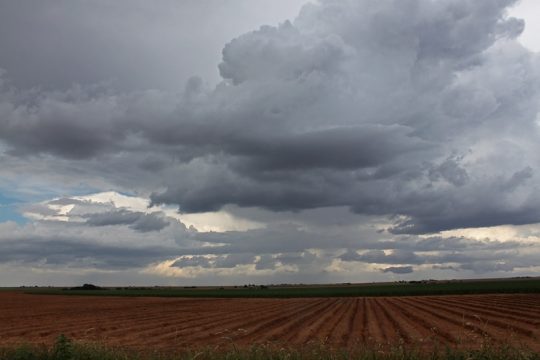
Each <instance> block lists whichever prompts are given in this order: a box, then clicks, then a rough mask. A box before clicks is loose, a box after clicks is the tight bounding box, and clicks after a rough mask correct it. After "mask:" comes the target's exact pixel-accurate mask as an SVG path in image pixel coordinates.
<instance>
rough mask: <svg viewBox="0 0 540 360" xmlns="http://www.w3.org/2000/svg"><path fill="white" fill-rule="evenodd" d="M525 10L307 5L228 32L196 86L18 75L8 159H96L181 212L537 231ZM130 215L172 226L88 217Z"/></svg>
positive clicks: (484, 4) (1, 124)
mask: <svg viewBox="0 0 540 360" xmlns="http://www.w3.org/2000/svg"><path fill="white" fill-rule="evenodd" d="M515 3H516V1H515V0H497V1H475V2H472V1H468V0H440V1H430V0H414V1H409V2H403V1H398V0H381V1H377V2H376V3H374V2H373V1H368V0H362V1H339V2H337V1H332V0H323V1H320V2H317V3H314V4H307V5H306V6H304V7H303V9H302V11H301V12H300V14H299V15H298V17H297V18H296V19H295V20H294V21H293V22H284V23H282V24H281V25H279V26H262V27H261V28H260V29H258V30H256V31H252V32H249V33H246V34H244V35H241V36H239V37H237V38H236V39H233V40H232V41H230V42H229V43H228V44H226V45H225V47H224V49H223V59H222V62H221V64H220V65H219V71H220V74H221V76H222V78H223V81H222V82H221V83H219V84H218V85H217V86H216V87H215V88H213V89H212V88H208V87H206V86H205V84H204V80H202V79H200V78H196V77H194V78H192V79H191V80H189V81H188V83H187V84H186V88H185V91H184V93H183V94H182V95H181V96H178V95H177V94H171V93H168V92H165V91H158V90H148V91H138V92H119V91H116V90H115V89H114V88H112V87H110V86H107V85H99V86H98V85H96V86H74V87H73V88H71V89H69V90H65V91H53V90H50V91H41V90H35V89H32V90H24V89H17V88H14V87H13V86H11V85H10V83H9V73H7V74H3V76H2V79H4V80H3V81H2V83H0V86H1V90H0V141H1V142H2V143H3V144H4V146H5V148H6V149H5V151H4V152H3V154H2V158H3V159H5V161H6V162H7V161H8V160H9V161H10V162H15V163H17V162H18V163H19V164H20V163H21V162H22V163H25V164H29V163H30V162H32V161H37V160H36V158H37V159H40V161H44V162H46V163H50V164H51V166H53V167H55V166H57V167H59V168H61V169H63V170H62V171H65V173H66V174H68V175H66V176H72V177H76V175H74V173H75V174H76V173H77V171H74V169H77V170H78V169H84V173H85V176H86V175H88V177H89V178H96V179H97V180H95V183H99V181H105V182H106V183H107V184H113V185H114V186H118V187H122V188H132V189H137V190H138V191H140V192H142V193H145V194H151V200H152V205H159V204H167V205H175V206H178V207H179V209H180V211H182V212H207V211H215V210H218V209H221V208H223V207H224V206H228V205H236V206H240V207H254V208H265V209H269V210H271V211H296V212H301V211H306V210H310V209H317V208H326V207H347V208H349V209H350V210H351V211H352V212H354V213H357V214H362V215H366V216H385V217H388V218H390V219H392V221H393V223H392V224H391V225H389V226H388V228H387V230H388V231H389V232H391V233H393V234H425V233H434V232H438V231H441V230H449V229H457V228H468V227H480V226H484V227H485V226H496V225H501V224H514V225H520V224H531V223H537V222H539V221H540V191H539V190H540V189H539V188H538V184H539V183H540V182H539V181H538V176H539V175H538V164H539V163H540V158H539V156H540V155H539V154H540V151H538V144H539V143H540V142H539V140H540V138H539V134H540V132H539V125H538V113H539V110H540V102H539V101H538V99H539V97H540V93H539V91H540V61H539V57H538V55H537V54H534V53H532V52H530V51H529V50H527V49H525V48H523V47H522V46H521V45H520V44H519V43H518V42H517V41H516V37H517V36H518V35H519V34H520V33H521V32H522V30H523V27H524V23H523V21H521V20H518V19H514V18H511V17H508V16H507V9H508V8H509V7H510V6H512V5H514V4H515ZM59 164H60V165H59ZM23 167H24V166H23ZM106 169H110V171H109V170H107V171H105V170H106ZM115 169H118V171H116V170H115ZM26 171H29V172H31V171H32V170H29V169H28V168H27V169H26ZM126 174H127V175H126ZM122 175H124V176H122ZM98 180H99V181H98ZM114 219H116V221H117V222H119V223H123V224H125V225H128V226H131V227H133V229H135V230H138V231H143V232H144V231H151V230H160V229H163V228H164V227H165V226H166V221H165V220H163V219H162V218H160V217H159V216H157V215H151V214H150V215H148V214H144V215H140V214H138V215H136V214H128V213H122V212H117V213H115V214H111V217H110V219H108V220H107V219H105V218H104V215H95V216H92V217H89V218H88V219H87V221H88V224H89V225H99V224H103V223H106V222H107V221H113V220H114ZM113 222H114V221H113ZM239 236H243V235H239ZM276 241H278V242H279V241H280V239H279V238H278V239H277V240H276Z"/></svg>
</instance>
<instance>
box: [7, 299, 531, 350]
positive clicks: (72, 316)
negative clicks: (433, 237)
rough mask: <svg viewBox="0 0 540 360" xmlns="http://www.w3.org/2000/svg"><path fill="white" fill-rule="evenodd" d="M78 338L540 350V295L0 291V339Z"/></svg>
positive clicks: (144, 344) (167, 343)
mask: <svg viewBox="0 0 540 360" xmlns="http://www.w3.org/2000/svg"><path fill="white" fill-rule="evenodd" d="M60 333H63V334H65V335H66V336H68V337H70V338H73V339H75V340H79V341H90V342H96V341H97V342H101V343H105V344H108V345H112V346H126V347H133V348H146V349H148V348H163V349H165V348H167V349H173V348H181V347H198V346H215V345H227V346H228V345H230V344H232V343H234V344H235V346H240V347H241V346H248V345H252V344H254V343H264V344H268V343H271V344H276V345H287V346H289V345H290V346H297V345H303V344H308V343H310V342H323V343H326V344H328V345H330V346H336V347H353V346H357V345H362V344H368V345H376V346H386V345H388V344H390V345H394V346H395V345H399V344H404V345H407V344H413V345H414V346H420V347H422V348H433V347H434V346H446V345H449V346H458V347H478V346H480V345H481V344H482V343H486V341H488V340H489V341H495V342H496V343H500V342H501V341H504V342H510V343H513V344H514V345H516V344H517V345H525V346H528V347H529V348H531V349H533V350H536V351H540V295H471V296H423V297H399V298H383V297H380V298H317V299H185V298H129V297H121V298H120V297H91V296H88V297H85V296H52V295H29V294H23V293H20V292H0V346H2V345H12V344H20V343H35V344H41V343H44V344H51V343H52V342H54V340H55V338H56V337H57V336H58V335H59V334H60Z"/></svg>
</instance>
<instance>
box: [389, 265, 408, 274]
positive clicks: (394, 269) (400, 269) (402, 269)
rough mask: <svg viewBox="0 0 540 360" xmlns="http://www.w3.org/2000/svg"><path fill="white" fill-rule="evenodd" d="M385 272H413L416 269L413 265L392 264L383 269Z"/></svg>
mask: <svg viewBox="0 0 540 360" xmlns="http://www.w3.org/2000/svg"><path fill="white" fill-rule="evenodd" d="M381 271H382V272H384V273H388V272H390V273H394V274H411V273H412V272H413V271H414V269H413V267H412V266H390V267H387V268H384V269H382V270H381Z"/></svg>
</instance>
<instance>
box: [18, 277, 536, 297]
mask: <svg viewBox="0 0 540 360" xmlns="http://www.w3.org/2000/svg"><path fill="white" fill-rule="evenodd" d="M24 290H25V291H26V292H29V293H34V294H51V295H85V296H86V295H88V296H128V297H134V296H145V297H148V296H156V297H192V298H297V297H358V296H418V295H459V294H516V293H540V278H514V279H486V280H452V281H417V282H397V283H365V284H333V285H276V286H245V287H244V286H228V287H202V288H201V287H111V288H103V289H99V290H92V291H87V290H81V289H69V288H65V289H61V288H30V289H24Z"/></svg>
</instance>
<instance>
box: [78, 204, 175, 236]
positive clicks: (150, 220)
mask: <svg viewBox="0 0 540 360" xmlns="http://www.w3.org/2000/svg"><path fill="white" fill-rule="evenodd" d="M83 217H84V218H86V223H87V224H88V225H91V226H110V225H129V227H130V228H132V229H134V230H137V231H140V232H148V231H159V230H161V229H163V228H164V227H166V226H168V225H169V222H168V221H167V220H166V219H165V217H164V216H163V214H162V213H159V212H154V213H150V214H145V213H142V212H137V211H129V210H125V209H120V210H116V211H111V212H102V213H93V214H86V215H84V216H83Z"/></svg>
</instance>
